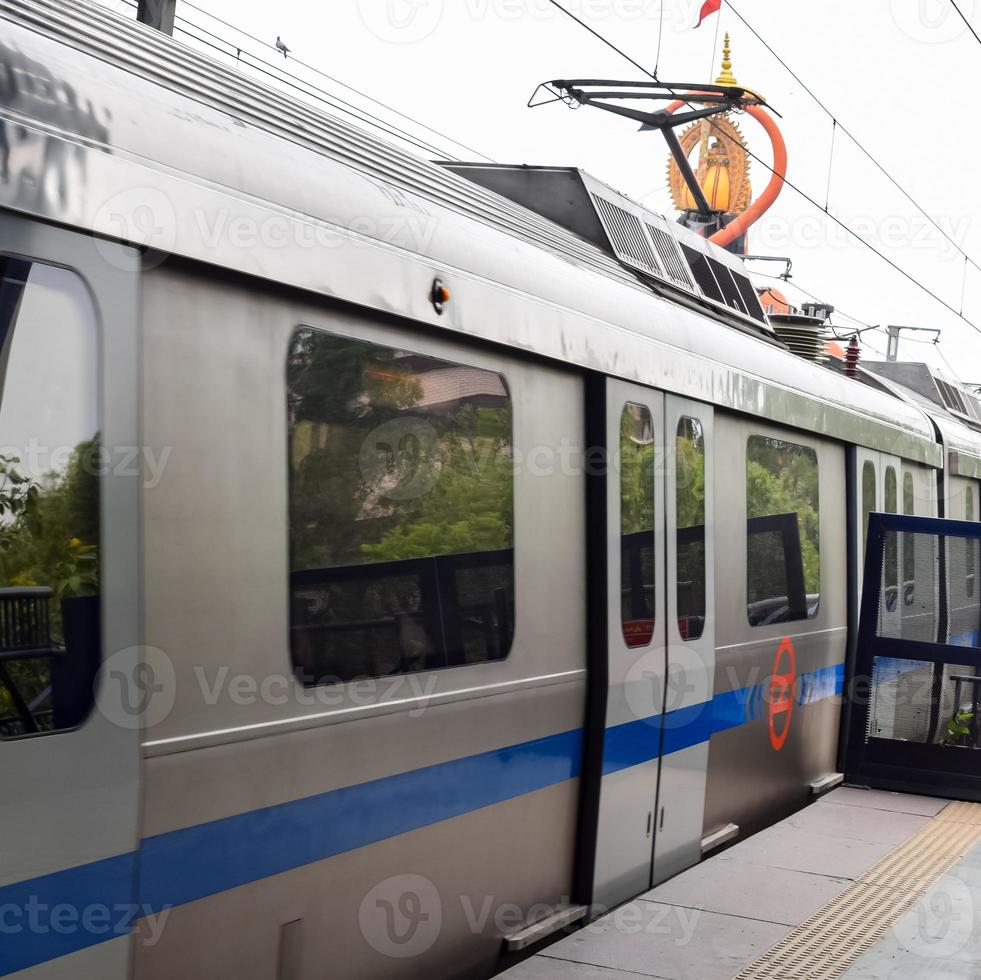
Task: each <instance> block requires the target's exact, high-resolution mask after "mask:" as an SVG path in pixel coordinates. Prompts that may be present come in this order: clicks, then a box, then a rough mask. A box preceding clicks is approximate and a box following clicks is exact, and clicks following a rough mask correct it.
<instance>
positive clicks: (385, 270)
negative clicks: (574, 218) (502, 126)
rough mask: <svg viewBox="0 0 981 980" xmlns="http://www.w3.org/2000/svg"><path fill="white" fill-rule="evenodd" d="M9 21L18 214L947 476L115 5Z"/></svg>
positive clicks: (442, 182) (911, 447)
mask: <svg viewBox="0 0 981 980" xmlns="http://www.w3.org/2000/svg"><path fill="white" fill-rule="evenodd" d="M0 17H2V18H4V19H5V20H6V21H7V22H8V29H7V30H5V40H3V41H0V68H3V69H4V71H3V72H2V73H0V79H3V82H2V84H3V85H4V96H3V104H2V107H0V113H2V115H0V119H4V118H5V119H6V120H7V122H8V123H12V124H14V127H16V130H15V132H16V133H17V139H16V141H14V142H12V144H11V147H10V153H9V164H8V174H7V177H6V179H0V206H5V207H8V208H11V209H14V210H18V211H21V212H26V213H28V214H31V215H34V216H36V217H40V218H44V219H47V220H51V221H56V222H58V223H61V224H65V225H68V226H70V227H75V228H80V229H82V230H85V231H88V232H94V233H95V234H97V235H100V236H105V237H108V238H113V239H116V240H122V241H126V242H129V243H131V244H133V245H137V246H144V247H145V248H147V249H149V251H148V252H147V253H146V254H147V258H146V260H145V264H146V267H147V268H152V264H153V261H154V257H155V256H159V255H161V254H175V255H179V256H183V257H185V258H188V259H192V260H196V261H198V262H203V263H208V264H210V265H213V266H220V267H224V268H228V269H232V270H236V271H238V272H242V273H245V274H248V275H253V276H258V277H261V278H265V279H268V280H271V281H275V282H279V283H283V284H286V285H291V286H295V287H298V288H302V289H306V290H310V291H313V292H316V293H319V294H321V295H324V296H328V297H331V298H334V299H339V300H344V301H346V302H351V303H355V304H358V305H361V306H364V307H368V308H372V309H375V310H379V311H382V312H384V313H389V314H393V315H398V316H403V317H411V318H412V319H414V320H417V321H420V322H422V323H426V324H429V325H431V326H435V327H438V328H442V329H449V330H452V331H456V332H459V333H461V334H464V335H470V336H478V337H481V338H483V339H486V340H490V341H493V342H498V343H502V344H506V345H508V346H510V347H512V348H517V349H520V350H524V351H527V352H529V353H533V354H537V355H541V356H544V357H547V358H550V359H554V360H557V361H561V362H565V363H568V364H572V365H576V366H579V367H585V368H590V369H595V370H599V371H603V372H605V373H608V374H610V375H613V376H616V377H622V378H625V379H627V380H633V381H637V382H638V383H642V384H648V385H653V386H656V387H659V388H663V389H665V390H667V391H672V392H677V393H679V394H681V395H684V396H686V397H691V398H695V399H699V400H702V401H707V402H711V403H714V404H716V405H720V406H723V407H729V408H732V409H734V410H737V411H742V412H748V413H750V414H753V415H757V416H760V417H763V418H767V419H770V420H773V421H776V422H780V423H783V424H787V425H790V426H794V427H796V428H799V429H804V430H810V431H814V432H817V433H823V434H825V435H828V436H830V437H832V438H838V439H841V440H843V441H850V442H855V443H858V444H860V445H866V446H869V447H870V448H878V449H884V450H888V451H890V452H894V453H897V454H899V455H902V456H904V457H907V458H910V459H914V460H919V461H922V462H926V463H928V464H930V465H934V466H938V465H941V462H942V453H941V450H940V447H939V446H938V445H937V444H936V441H935V436H934V430H933V426H932V424H931V423H930V421H929V419H928V418H927V416H926V414H925V413H924V412H923V411H921V410H920V408H919V407H917V406H916V405H914V404H911V403H910V402H908V401H902V400H899V399H897V398H895V397H892V396H890V395H888V394H884V393H881V392H878V391H875V390H873V389H871V388H869V387H866V386H862V385H858V384H856V383H855V382H854V381H853V380H851V379H848V378H845V377H842V376H841V375H839V374H837V373H836V372H833V371H830V370H828V369H826V368H824V367H821V366H818V365H815V364H812V363H809V362H807V361H805V360H803V359H801V358H798V357H796V356H794V355H792V354H790V353H789V352H787V351H786V350H785V349H783V348H782V347H781V346H779V345H778V344H776V343H775V342H774V341H773V340H771V339H769V338H767V337H765V336H753V335H750V334H748V333H746V332H745V331H740V330H736V329H733V326H732V325H728V324H726V323H725V322H723V321H722V319H721V318H720V317H718V316H714V317H713V316H711V315H709V314H707V313H706V312H704V311H700V310H698V309H696V308H694V307H693V305H692V304H690V303H685V302H683V301H682V300H680V299H678V298H673V297H670V296H665V295H662V294H660V292H659V291H658V290H655V289H652V286H651V283H650V282H645V281H644V280H643V279H642V278H641V277H639V276H638V275H637V273H636V271H634V270H631V269H628V268H627V267H626V266H625V265H624V264H623V263H621V262H619V261H617V259H616V258H615V257H613V256H611V255H609V254H607V253H606V252H605V251H604V250H603V249H602V248H600V247H598V246H597V245H596V244H594V243H592V242H590V241H588V240H587V239H586V238H583V237H582V236H580V235H577V234H575V233H573V232H571V231H569V230H567V229H566V228H563V227H562V226H560V225H559V224H557V223H555V222H553V221H551V220H549V219H548V218H546V217H543V216H542V215H539V214H536V213H535V212H534V211H531V210H530V209H528V208H525V207H522V206H521V205H519V204H517V203H515V202H514V201H511V200H509V199H508V198H506V197H504V196H501V195H500V194H497V193H494V192H493V191H491V190H488V189H486V188H484V187H482V186H480V185H479V184H477V183H475V182H474V181H472V180H468V179H465V178H464V177H462V176H459V175H457V174H454V173H452V172H450V171H449V170H448V169H447V168H445V167H442V166H440V165H438V164H436V163H434V162H431V161H427V160H424V159H421V158H420V157H417V156H415V155H413V154H411V153H408V152H407V151H404V150H402V149H399V148H398V147H395V146H392V145H391V144H389V143H387V142H385V141H383V140H381V139H379V138H377V137H375V136H373V135H371V134H368V133H366V132H364V131H362V130H360V129H358V128H357V127H355V126H353V125H350V124H349V123H347V122H344V121H342V120H339V119H337V118H334V117H332V116H330V115H327V114H325V113H322V112H320V111H318V110H316V109H314V108H312V107H310V106H308V105H306V104H305V103H299V102H297V101H295V100H293V99H290V98H289V97H288V96H286V95H284V94H283V93H281V92H279V91H277V90H275V89H273V88H270V87H268V86H266V85H264V84H262V83H260V82H258V81H256V80H254V79H252V78H250V77H248V76H246V75H243V74H241V73H239V72H237V71H236V70H235V69H234V68H231V67H226V66H223V65H221V64H219V63H217V62H215V61H213V60H211V59H209V58H206V57H203V56H202V55H200V54H199V53H198V52H196V51H194V50H192V49H190V48H188V47H186V46H184V45H182V44H180V43H179V42H176V41H174V40H173V39H171V38H168V37H165V36H163V35H160V34H159V33H157V32H155V31H152V30H150V29H149V28H146V27H144V26H143V25H140V24H137V23H135V22H132V21H130V20H127V19H125V18H123V17H121V16H119V15H116V14H114V13H111V12H110V11H107V10H104V9H102V8H100V7H96V6H94V5H91V4H88V3H85V2H81V3H77V4H73V5H64V4H61V3H57V2H54V0H0ZM52 169H54V172H53V173H52ZM148 215H149V219H150V220H148ZM368 255H370V256H371V261H370V262H369V261H366V257H367V256H368ZM437 275H438V276H442V277H443V278H445V279H446V280H447V282H448V283H449V284H450V285H451V287H452V291H453V301H452V303H450V304H449V305H448V306H447V309H446V313H445V315H442V316H440V315H439V314H437V313H436V312H435V310H434V309H433V306H432V304H431V302H430V286H431V284H432V281H433V277H434V276H437Z"/></svg>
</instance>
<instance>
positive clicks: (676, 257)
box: [644, 221, 695, 290]
mask: <svg viewBox="0 0 981 980" xmlns="http://www.w3.org/2000/svg"><path fill="white" fill-rule="evenodd" d="M644 224H645V225H647V231H648V234H649V235H650V236H651V241H652V242H653V243H654V248H655V249H656V250H657V255H658V258H659V259H660V260H661V265H663V266H664V271H665V273H666V274H667V276H668V278H669V279H670V280H671V281H672V282H673V283H675V285H677V286H681V287H682V288H683V289H688V290H694V288H695V283H694V281H693V280H692V277H691V275H690V274H689V272H688V266H687V265H685V260H684V257H683V256H682V254H681V249H680V248H679V247H678V243H677V242H676V241H675V240H674V239H673V238H672V237H671V236H670V235H669V234H668V233H667V232H666V231H663V230H662V229H660V228H658V227H657V226H655V225H652V224H651V223H650V222H649V221H645V222H644Z"/></svg>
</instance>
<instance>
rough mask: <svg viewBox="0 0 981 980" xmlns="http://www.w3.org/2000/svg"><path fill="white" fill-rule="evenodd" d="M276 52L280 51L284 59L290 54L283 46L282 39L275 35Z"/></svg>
mask: <svg viewBox="0 0 981 980" xmlns="http://www.w3.org/2000/svg"><path fill="white" fill-rule="evenodd" d="M276 50H277V51H282V52H283V57H284V58H285V57H286V56H287V55H288V54H289V53H290V49H289V48H288V47H286V45H285V44H283V39H282V38H281V37H280V36H279V35H278V34H277V35H276Z"/></svg>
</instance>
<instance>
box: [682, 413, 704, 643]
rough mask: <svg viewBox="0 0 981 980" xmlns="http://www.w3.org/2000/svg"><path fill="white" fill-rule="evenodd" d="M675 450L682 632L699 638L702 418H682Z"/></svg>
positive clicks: (701, 612)
mask: <svg viewBox="0 0 981 980" xmlns="http://www.w3.org/2000/svg"><path fill="white" fill-rule="evenodd" d="M675 449H676V460H677V462H676V465H675V509H676V518H675V523H676V525H677V529H678V549H677V562H678V567H677V583H678V632H679V633H680V635H681V637H682V639H685V640H697V639H698V638H699V637H700V636H701V635H702V631H703V630H704V629H705V436H704V434H703V433H702V423H701V422H699V421H698V419H693V418H688V417H683V418H681V419H679V420H678V432H677V436H676V439H675Z"/></svg>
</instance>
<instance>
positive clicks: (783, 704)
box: [769, 636, 797, 752]
mask: <svg viewBox="0 0 981 980" xmlns="http://www.w3.org/2000/svg"><path fill="white" fill-rule="evenodd" d="M796 680H797V657H796V655H795V654H794V645H793V643H791V642H790V637H789V636H785V637H784V638H783V639H782V640H781V641H780V646H779V647H778V648H777V655H776V657H775V658H774V660H773V676H772V677H771V678H770V698H769V701H770V744H771V745H772V746H773V749H774V751H775V752H779V751H780V750H781V749H782V748H783V745H784V742H786V741H787V735H788V734H789V733H790V718H791V715H792V714H793V711H794V682H795V681H796Z"/></svg>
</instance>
